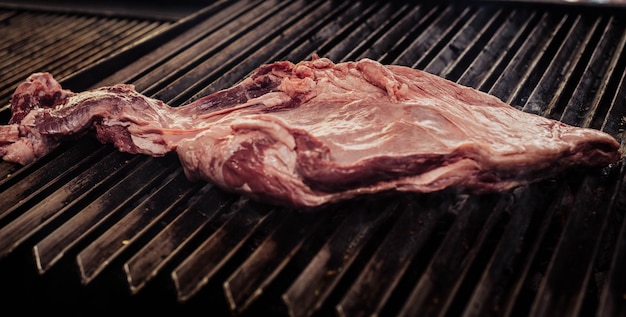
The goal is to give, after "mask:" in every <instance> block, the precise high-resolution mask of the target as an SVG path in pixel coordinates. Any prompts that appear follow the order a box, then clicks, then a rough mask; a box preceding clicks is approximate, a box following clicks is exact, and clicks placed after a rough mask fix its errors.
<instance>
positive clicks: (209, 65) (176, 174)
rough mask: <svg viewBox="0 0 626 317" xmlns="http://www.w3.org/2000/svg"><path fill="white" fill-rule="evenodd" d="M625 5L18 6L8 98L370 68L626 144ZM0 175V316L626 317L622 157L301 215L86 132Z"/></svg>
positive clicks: (175, 97) (10, 15)
mask: <svg viewBox="0 0 626 317" xmlns="http://www.w3.org/2000/svg"><path fill="white" fill-rule="evenodd" d="M624 13H625V12H624V11H620V10H619V9H613V10H611V11H605V10H603V9H601V8H582V9H581V8H579V7H575V6H567V7H559V6H541V5H535V6H528V5H525V6H522V5H515V4H508V5H505V4H472V5H466V4H457V3H449V4H440V3H438V4H428V3H425V4H419V5H416V4H409V3H403V2H394V3H385V2H369V1H368V2H353V3H350V2H335V1H298V0H296V1H245V0H244V1H233V2H227V3H226V2H218V3H215V4H213V5H211V6H209V7H206V8H205V9H203V10H201V11H199V12H198V13H196V14H194V15H192V16H189V17H187V18H185V19H182V20H180V21H178V22H176V23H168V22H159V21H138V20H132V19H116V18H111V17H106V18H104V17H97V16H77V15H68V14H65V15H64V14H59V13H54V14H52V13H45V12H31V11H19V10H14V9H11V10H4V11H0V22H2V23H5V24H8V27H6V28H3V29H1V30H0V32H3V33H6V35H7V37H5V38H6V40H3V41H2V42H0V54H3V56H9V55H10V57H6V58H2V59H0V63H3V64H2V69H3V72H2V74H1V75H0V76H3V77H2V78H3V80H2V87H1V89H2V92H1V93H2V95H3V98H5V99H7V98H8V96H9V94H10V90H12V89H14V86H15V85H16V83H17V82H19V81H21V80H23V79H24V78H25V77H26V76H27V75H28V74H29V73H30V72H33V71H37V70H48V71H50V72H53V73H54V74H55V75H56V76H57V77H58V78H63V77H65V79H64V80H63V81H62V83H63V84H64V86H65V87H68V88H71V89H72V90H75V91H80V90H84V89H87V88H90V87H97V86H102V85H109V84H114V83H121V82H127V83H133V84H135V85H136V87H137V90H138V91H140V92H143V93H145V94H147V95H150V96H152V97H156V98H159V99H162V100H163V101H165V102H166V103H169V104H172V105H181V104H184V103H187V102H189V101H191V100H194V99H197V98H199V97H201V96H204V95H207V94H209V93H211V92H214V91H217V90H219V89H222V88H226V87H229V86H231V85H233V84H235V83H236V82H238V81H239V80H241V79H242V78H244V77H245V76H246V75H248V74H249V73H250V72H251V71H253V70H254V69H255V68H256V67H258V66H260V65H261V64H263V63H268V62H272V61H276V60H290V61H294V62H297V61H300V60H303V59H306V58H309V57H310V56H311V54H312V53H317V54H319V55H320V56H324V57H328V58H331V59H332V60H334V61H336V62H339V61H347V60H356V59H360V58H362V57H369V58H372V59H376V60H379V61H381V62H383V63H387V64H400V65H407V66H411V67H414V68H419V69H424V70H426V71H428V72H431V73H434V74H437V75H440V76H442V77H445V78H448V79H450V80H453V81H456V82H459V83H461V84H464V85H468V86H472V87H475V88H477V89H480V90H482V91H485V92H489V93H490V94H493V95H495V96H497V97H499V98H501V99H503V100H505V101H507V102H508V103H510V104H512V105H513V106H515V107H518V108H519V109H522V110H524V111H528V112H532V113H536V114H540V115H544V116H546V117H550V118H554V119H558V120H561V121H563V122H566V123H568V124H572V125H578V126H585V127H591V128H595V129H600V130H603V131H605V132H607V133H609V134H612V135H613V136H615V137H617V138H618V140H620V141H622V138H623V129H624V120H625V119H624V118H626V83H624V81H625V80H626V75H625V74H626V72H625V69H626V52H624V48H625V45H626V20H624V16H626V15H624ZM29 21H32V22H29ZM91 21H93V22H95V23H96V24H95V25H92V24H88V22H91ZM23 25H31V27H30V28H29V29H33V31H32V32H31V31H29V32H26V31H25V32H23V33H21V32H16V31H15V29H20V27H21V26H23ZM32 25H36V26H37V27H39V28H40V29H37V30H50V32H42V31H36V30H34V29H35V28H34V27H32ZM42 33H49V34H45V36H40V35H41V34H42ZM96 34H97V36H96V37H94V36H95V35H96ZM58 39H63V42H59V41H58ZM57 43H58V44H57ZM69 43H72V44H69ZM107 56H108V57H109V58H107V59H103V58H104V57H107ZM79 57H80V58H79ZM79 69H80V71H77V70H79ZM5 70H6V71H5ZM8 70H11V71H8ZM69 74H71V75H69ZM9 117H10V113H9V111H8V109H7V108H4V109H3V110H2V111H1V116H0V118H2V120H3V122H2V123H6V121H7V120H8V118H9ZM0 176H2V179H1V180H0V281H2V282H1V284H0V287H1V288H2V289H3V293H4V294H6V295H4V296H3V299H2V302H3V304H5V305H4V306H7V307H15V308H18V309H20V310H21V311H23V312H29V311H30V310H33V311H36V310H37V311H38V310H43V311H46V312H50V311H57V310H58V311H59V312H63V313H65V314H71V315H86V314H90V315H92V314H93V313H94V312H96V311H98V312H105V313H114V312H122V311H123V312H128V309H130V310H131V312H138V313H139V312H141V313H150V312H164V311H166V310H168V309H172V310H174V311H176V312H177V313H180V314H182V313H185V312H186V313H192V312H193V313H200V314H206V313H211V314H216V315H219V314H224V315H229V314H233V313H234V314H236V315H238V314H241V315H257V314H261V313H271V314H272V315H287V314H290V315H292V316H310V315H318V316H327V315H335V314H338V315H340V316H361V315H372V314H375V315H383V316H389V315H400V316H416V315H418V316H421V315H448V316H453V315H463V316H525V315H532V316H555V315H556V316H592V315H596V316H618V315H624V314H626V222H625V221H624V211H625V210H626V191H625V190H624V187H623V183H624V178H625V176H626V174H625V172H624V167H623V162H620V163H619V164H616V165H614V166H609V167H607V168H603V169H573V170H570V171H568V172H566V173H563V174H561V175H559V176H558V177H555V178H552V179H548V180H546V181H542V182H538V183H534V184H531V185H528V186H523V187H520V188H517V189H515V190H511V191H509V192H505V193H499V194H493V195H469V196H468V195H463V194H460V193H456V192H454V191H444V192H441V193H436V194H428V195H418V194H389V195H378V196H372V197H363V198H360V199H355V200H351V201H348V202H344V203H339V204H333V205H329V206H324V207H322V208H320V209H319V210H317V211H315V212H305V213H302V212H298V211H297V210H289V209H284V208H276V207H273V206H268V205H262V204H258V203H254V202H251V201H248V200H246V199H245V198H243V197H239V196H236V195H232V194H229V193H225V192H223V191H220V190H218V189H216V188H215V187H213V186H212V185H211V184H206V183H190V182H188V181H187V180H186V178H185V177H184V174H183V173H182V169H181V168H180V166H179V164H178V161H177V159H176V157H173V156H166V157H164V158H148V157H144V156H131V155H127V154H123V153H119V152H117V151H115V150H114V149H113V148H112V147H110V146H107V145H101V144H99V143H97V142H96V141H93V140H91V139H89V138H84V139H79V140H77V141H76V142H75V143H67V144H64V145H63V146H62V147H60V148H59V149H57V150H55V151H54V152H53V153H51V154H50V155H47V156H46V157H44V158H42V159H40V160H39V161H37V162H35V163H33V164H31V165H29V166H25V167H20V166H16V165H14V164H10V163H6V162H2V163H0Z"/></svg>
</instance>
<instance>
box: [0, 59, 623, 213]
mask: <svg viewBox="0 0 626 317" xmlns="http://www.w3.org/2000/svg"><path fill="white" fill-rule="evenodd" d="M12 111H13V117H12V119H11V121H10V122H9V124H8V125H6V126H2V127H0V155H2V156H4V160H7V161H13V162H17V163H20V164H27V163H29V162H31V161H32V160H34V159H36V158H38V157H41V156H42V155H44V154H46V153H47V152H48V151H50V149H52V148H53V147H54V146H55V145H56V144H57V143H58V142H60V141H62V140H63V139H64V138H66V137H67V136H71V135H77V134H81V133H84V132H85V131H88V130H95V132H96V135H97V137H98V138H99V140H100V141H102V142H110V143H113V144H115V146H116V147H117V148H119V150H121V151H125V152H130V153H143V154H147V155H152V156H160V155H164V154H165V153H168V152H170V151H176V152H177V153H178V156H179V158H180V162H181V163H182V165H183V167H184V171H185V173H186V175H187V176H188V178H190V179H192V180H195V179H202V180H207V181H211V182H214V183H216V184H218V185H220V186H221V187H223V188H226V189H229V190H233V191H238V192H244V193H247V194H248V195H250V196H252V197H255V198H258V199H262V200H265V201H268V202H271V203H277V204H286V205H291V206H316V205H320V204H324V203H326V202H330V201H337V200H341V199H347V198H350V197H353V196H355V195H361V194H367V193H376V192H382V191H387V190H398V191H416V192H432V191H437V190H441V189H444V188H447V187H451V186H454V187H457V188H460V189H464V190H469V191H475V192H487V191H499V190H505V189H508V188H511V187H513V186H516V185H519V184H523V183H526V182H529V181H533V180H536V179H538V178H542V177H547V176H550V175H554V174H555V173H558V172H560V171H562V170H563V169H565V168H568V167H571V166H577V165H606V164H609V163H612V162H615V161H617V160H619V158H620V153H619V150H618V149H619V144H618V143H617V142H616V140H615V139H614V138H613V137H611V136H610V135H608V134H605V133H602V132H599V131H596V130H593V129H585V128H578V127H573V126H569V125H566V124H563V123H561V122H558V121H554V120H550V119H546V118H543V117H540V116H537V115H533V114H529V113H525V112H522V111H519V110H517V109H515V108H514V107H511V106H509V105H507V104H505V103H503V102H502V101H501V100H499V99H497V98H496V97H493V96H490V95H487V94H485V93H482V92H479V91H477V90H474V89H471V88H468V87H464V86H461V85H458V84H455V83H453V82H451V81H448V80H445V79H443V78H440V77H437V76H434V75H431V74H428V73H426V72H423V71H419V70H415V69H410V68H406V67H401V66H384V65H381V64H379V63H377V62H375V61H372V60H368V59H363V60H361V61H358V62H347V63H340V64H334V63H333V62H331V61H330V60H328V59H324V58H317V57H314V58H313V60H311V61H304V62H300V63H298V64H292V63H290V62H276V63H273V64H269V65H264V66H261V67H260V68H258V69H257V70H256V72H255V73H254V74H253V75H251V76H250V77H248V78H246V79H245V80H244V81H242V82H241V83H239V84H237V85H235V86H233V87H232V88H229V89H226V90H223V91H220V92H217V93H214V94H211V95H209V96H206V97H204V98H201V99H198V100H196V101H194V102H192V103H190V104H187V105H184V106H179V107H170V106H168V105H166V104H164V103H163V102H161V101H159V100H155V99H151V98H148V97H146V96H143V95H141V94H139V93H137V92H136V91H135V90H134V88H133V86H131V85H116V86H112V87H104V88H100V89H95V90H90V91H86V92H81V93H72V92H69V91H67V90H62V89H61V86H60V85H58V83H56V82H55V81H54V79H53V78H52V76H51V75H50V74H46V73H38V74H33V75H31V77H30V78H29V79H28V80H27V81H26V82H25V83H23V84H21V85H20V86H19V87H18V88H17V90H16V92H15V95H14V96H13V99H12Z"/></svg>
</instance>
